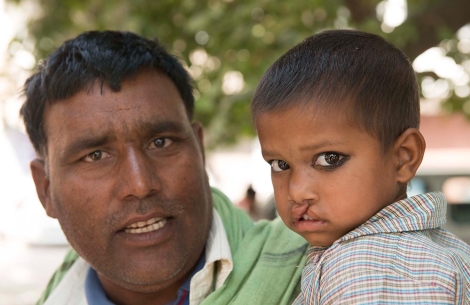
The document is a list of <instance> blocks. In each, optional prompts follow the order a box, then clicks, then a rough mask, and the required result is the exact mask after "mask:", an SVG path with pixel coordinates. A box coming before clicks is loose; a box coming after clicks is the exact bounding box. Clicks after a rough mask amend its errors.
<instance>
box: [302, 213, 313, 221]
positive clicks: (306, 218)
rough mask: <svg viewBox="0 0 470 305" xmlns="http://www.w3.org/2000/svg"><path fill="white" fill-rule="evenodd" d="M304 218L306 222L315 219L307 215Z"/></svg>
mask: <svg viewBox="0 0 470 305" xmlns="http://www.w3.org/2000/svg"><path fill="white" fill-rule="evenodd" d="M302 218H303V219H304V220H313V218H312V217H310V216H308V215H307V214H304V216H302Z"/></svg>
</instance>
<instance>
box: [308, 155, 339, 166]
mask: <svg viewBox="0 0 470 305" xmlns="http://www.w3.org/2000/svg"><path fill="white" fill-rule="evenodd" d="M345 158H346V156H344V155H341V154H338V153H334V152H326V153H322V154H319V155H318V157H317V159H316V160H315V162H314V164H313V165H314V166H321V167H335V166H340V165H341V164H342V163H343V162H344V161H346V159H345Z"/></svg>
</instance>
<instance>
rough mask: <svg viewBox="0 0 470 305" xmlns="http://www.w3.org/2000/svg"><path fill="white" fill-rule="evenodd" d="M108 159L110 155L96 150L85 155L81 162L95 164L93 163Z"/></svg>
mask: <svg viewBox="0 0 470 305" xmlns="http://www.w3.org/2000/svg"><path fill="white" fill-rule="evenodd" d="M109 157H110V155H109V154H108V153H106V152H104V151H101V150H96V151H94V152H92V153H89V154H88V155H86V156H85V158H83V161H86V162H95V161H99V160H101V159H104V158H109Z"/></svg>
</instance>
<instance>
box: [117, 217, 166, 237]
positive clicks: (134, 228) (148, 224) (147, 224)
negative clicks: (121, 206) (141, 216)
mask: <svg viewBox="0 0 470 305" xmlns="http://www.w3.org/2000/svg"><path fill="white" fill-rule="evenodd" d="M165 224H166V219H164V218H161V217H155V218H151V219H149V220H147V221H139V222H136V223H133V224H131V225H130V226H128V227H127V228H126V229H125V230H124V232H126V233H134V234H138V233H147V232H152V231H155V230H158V229H160V228H163V227H164V226H165Z"/></svg>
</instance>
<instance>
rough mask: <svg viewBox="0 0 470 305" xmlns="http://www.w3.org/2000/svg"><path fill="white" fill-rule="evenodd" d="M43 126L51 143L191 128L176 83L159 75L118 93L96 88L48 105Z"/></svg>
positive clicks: (130, 84)
mask: <svg viewBox="0 0 470 305" xmlns="http://www.w3.org/2000/svg"><path fill="white" fill-rule="evenodd" d="M44 122H45V126H44V127H45V131H46V134H47V137H48V139H49V140H50V139H51V137H60V138H62V137H64V136H68V137H70V136H74V135H78V134H81V133H84V134H86V133H97V134H103V132H105V131H106V130H108V131H110V132H111V133H122V132H124V133H125V132H135V131H138V130H142V131H145V130H148V129H149V128H150V129H152V128H153V129H155V128H154V127H152V126H155V125H161V124H163V125H165V124H167V125H168V122H172V123H171V124H172V125H174V126H176V125H180V126H182V127H180V129H187V128H188V127H189V126H190V121H189V119H188V116H187V114H186V109H185V107H184V103H183V101H182V99H181V96H180V94H179V92H178V91H177V89H176V87H175V86H174V84H173V82H172V81H171V80H170V79H169V78H167V77H166V76H164V75H161V74H160V73H157V72H142V73H140V74H138V75H137V76H136V77H135V78H134V79H130V80H127V81H125V82H123V83H122V88H121V90H120V91H118V92H114V91H112V90H111V89H110V88H109V87H107V86H104V87H103V88H101V87H100V86H98V85H96V84H95V85H94V86H93V88H89V89H87V90H81V91H80V92H78V93H77V94H75V95H74V96H72V97H71V98H68V99H65V100H60V101H57V102H55V103H53V104H51V105H48V106H47V107H46V109H45V111H44ZM165 122H166V123H165ZM48 146H49V145H48Z"/></svg>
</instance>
